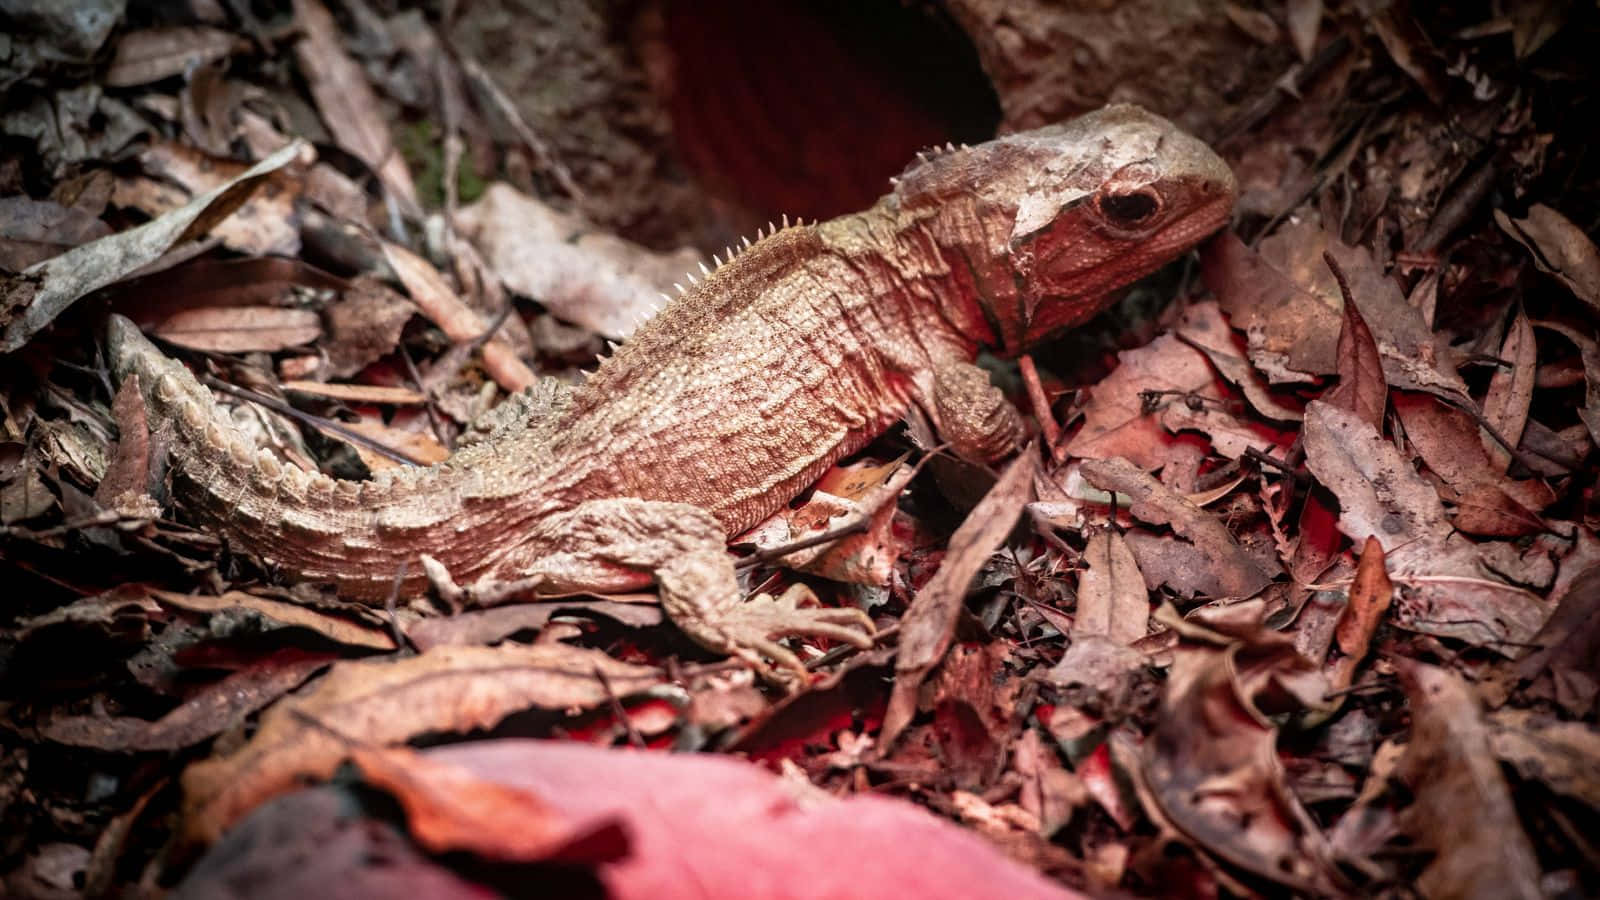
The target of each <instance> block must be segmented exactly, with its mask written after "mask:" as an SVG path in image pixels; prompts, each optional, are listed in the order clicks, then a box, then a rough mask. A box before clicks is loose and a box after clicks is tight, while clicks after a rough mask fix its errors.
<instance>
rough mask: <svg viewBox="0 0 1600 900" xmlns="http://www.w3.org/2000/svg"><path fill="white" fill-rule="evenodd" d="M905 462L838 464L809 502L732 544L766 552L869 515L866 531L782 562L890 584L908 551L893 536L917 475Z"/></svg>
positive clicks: (780, 513) (832, 576)
mask: <svg viewBox="0 0 1600 900" xmlns="http://www.w3.org/2000/svg"><path fill="white" fill-rule="evenodd" d="M902 460H903V457H902V459H897V460H894V461H893V462H890V463H886V464H882V465H877V464H873V463H872V462H861V463H855V464H850V465H843V466H834V467H833V468H832V469H829V470H828V471H827V472H826V473H824V474H823V476H822V477H821V478H820V479H818V481H817V484H816V487H815V489H814V490H813V491H812V492H811V496H810V497H809V499H807V500H806V502H805V503H803V504H801V505H800V506H799V507H798V508H793V509H787V508H786V509H781V510H779V511H778V512H776V513H774V514H773V516H772V518H770V519H768V520H767V521H766V522H763V523H761V524H759V525H757V526H755V527H754V528H752V529H750V530H749V531H748V532H746V533H744V534H743V535H740V536H739V537H737V538H734V540H733V541H732V543H735V544H739V543H753V544H755V545H756V546H757V547H758V548H760V549H761V550H771V549H773V548H776V547H782V546H784V545H786V544H793V543H796V542H798V541H803V540H806V539H808V538H814V537H818V536H820V535H823V534H826V533H828V532H830V531H835V530H837V529H840V528H845V527H847V526H849V525H851V524H852V523H854V522H859V521H861V520H863V519H865V520H867V526H866V530H865V531H862V532H861V533H859V534H849V535H846V536H844V537H842V538H839V539H838V540H835V541H830V542H828V543H826V544H821V545H818V546H816V547H811V548H807V549H805V550H797V551H795V552H794V553H790V554H788V555H786V556H784V557H783V558H782V559H781V560H780V562H781V563H782V564H783V565H785V566H788V567H790V568H793V569H798V570H800V571H802V572H810V573H812V574H814V575H821V576H822V577H824V578H827V579H830V580H832V581H843V582H846V583H849V584H868V585H883V584H887V583H888V582H889V578H890V576H891V574H892V573H893V568H894V563H895V560H896V559H898V558H899V557H900V551H901V550H902V549H903V548H902V547H901V542H900V541H897V540H896V538H895V535H894V517H895V509H896V507H895V503H894V500H895V498H897V497H899V496H900V492H901V491H902V490H904V489H905V486H906V485H907V484H909V483H910V482H911V478H912V476H914V475H915V474H916V469H915V468H913V467H911V466H907V465H903V464H902Z"/></svg>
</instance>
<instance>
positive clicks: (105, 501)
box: [94, 375, 160, 518]
mask: <svg viewBox="0 0 1600 900" xmlns="http://www.w3.org/2000/svg"><path fill="white" fill-rule="evenodd" d="M111 415H112V416H113V417H114V418H115V419H116V420H117V435H118V437H117V445H116V448H115V450H114V452H113V453H112V456H111V464H110V466H109V467H108V468H107V469H106V474H105V477H104V478H101V479H100V484H99V485H97V486H96V487H95V490H94V500H95V502H96V503H98V504H100V506H101V507H103V508H105V509H117V510H122V511H125V512H132V511H135V510H137V509H139V508H140V507H154V506H155V502H154V501H153V500H152V499H151V498H150V494H149V488H150V424H149V419H147V418H146V416H145V408H144V396H143V395H142V394H141V393H140V392H139V376H138V375H130V376H129V377H128V378H127V380H125V381H123V383H122V384H121V385H119V386H118V387H117V394H116V396H115V397H113V398H112V400H111ZM159 514H160V509H159V507H156V508H154V509H153V510H151V517H152V518H153V517H154V516H156V515H159Z"/></svg>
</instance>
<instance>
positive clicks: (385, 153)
mask: <svg viewBox="0 0 1600 900" xmlns="http://www.w3.org/2000/svg"><path fill="white" fill-rule="evenodd" d="M294 17H295V21H296V23H297V24H299V26H300V40H299V41H298V42H296V44H295V47H294V51H295V60H296V61H297V62H298V63H299V64H300V74H301V75H303V76H305V79H306V87H307V88H309V89H310V91H311V98H312V99H313V100H314V101H316V104H317V111H318V112H319V113H321V114H322V122H323V124H324V125H326V126H327V127H328V131H329V132H331V133H332V134H333V136H334V140H335V141H337V142H338V144H339V146H341V147H343V148H344V149H346V150H348V151H350V152H351V153H352V154H354V155H355V157H356V158H357V159H359V160H361V161H362V162H364V163H366V164H367V166H368V167H370V168H371V169H372V171H373V172H375V173H376V174H377V176H378V179H379V180H380V181H382V182H383V184H384V187H386V188H388V189H389V193H390V194H391V195H392V196H393V197H394V198H395V200H396V201H398V202H399V203H400V206H401V211H402V212H404V213H406V214H407V215H409V216H413V217H420V214H421V207H420V206H418V204H417V188H416V185H415V184H414V183H413V182H412V180H411V172H410V170H408V169H407V168H406V161H405V157H404V156H401V155H400V151H399V149H398V148H396V147H395V145H394V141H393V139H392V138H391V137H390V135H389V126H388V124H387V123H386V122H385V121H384V118H383V104H382V103H380V102H379V101H378V97H377V94H376V93H375V92H374V91H373V90H372V85H371V84H369V83H368V82H367V77H366V74H365V73H364V72H363V71H362V69H361V66H359V65H357V64H356V62H355V60H353V59H351V58H350V56H349V54H347V53H345V51H344V45H343V44H342V43H341V41H340V36H339V26H338V25H337V24H336V23H335V22H334V20H333V16H332V15H330V14H329V13H328V9H327V7H325V6H323V5H322V4H321V3H320V2H318V0H295V3H294Z"/></svg>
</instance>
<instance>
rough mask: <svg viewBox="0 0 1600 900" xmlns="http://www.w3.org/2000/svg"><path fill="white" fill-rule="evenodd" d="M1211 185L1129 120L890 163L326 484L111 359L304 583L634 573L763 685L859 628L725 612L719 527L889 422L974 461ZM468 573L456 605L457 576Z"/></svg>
mask: <svg viewBox="0 0 1600 900" xmlns="http://www.w3.org/2000/svg"><path fill="white" fill-rule="evenodd" d="M1233 196H1234V182H1233V177H1232V175H1231V173H1230V172H1229V171H1228V169H1227V167H1226V166H1225V165H1224V164H1223V163H1222V161H1221V160H1220V159H1218V158H1217V157H1216V155H1215V154H1213V153H1212V152H1211V151H1210V150H1209V149H1207V148H1206V147H1205V146H1204V145H1203V144H1201V143H1200V142H1198V141H1196V140H1195V139H1194V138H1192V137H1189V136H1188V135H1186V134H1183V133H1182V132H1180V131H1178V130H1177V129H1176V128H1174V127H1173V126H1172V125H1171V124H1170V123H1168V122H1167V121H1166V120H1164V119H1160V118H1158V117H1156V116H1153V115H1151V114H1149V113H1146V112H1144V111H1143V110H1140V109H1137V108H1135V107H1128V106H1117V107H1107V108H1106V109H1103V110H1100V111H1098V112H1095V113H1091V114H1089V115H1087V116H1084V117H1082V118H1080V119H1077V120H1074V121H1072V122H1069V123H1065V124H1062V125H1056V126H1052V127H1049V128H1044V129H1040V130H1038V131H1032V132H1027V133H1023V134H1016V135H1011V136H1009V137H1005V138H1001V139H999V140H995V141H991V142H989V143H986V144H982V145H980V146H977V147H973V148H962V149H959V150H956V149H950V150H945V151H939V152H937V153H935V154H933V155H932V157H931V158H928V159H924V160H923V161H921V162H920V163H918V164H916V165H913V166H912V167H911V168H910V169H908V170H907V172H906V173H905V174H904V175H903V176H902V177H901V178H900V179H898V180H897V181H896V182H895V188H894V190H893V191H892V192H891V193H889V194H888V195H886V196H885V197H883V198H882V199H881V200H879V201H878V203H877V204H875V205H874V206H873V207H872V208H871V209H868V210H865V211H863V212H860V213H855V214H852V215H847V216H842V217H840V218H837V219H834V220H832V221H829V222H824V223H820V224H816V225H802V226H796V227H789V228H784V229H782V230H781V231H778V232H777V233H775V234H773V235H771V236H770V237H767V238H765V239H763V240H761V241H760V242H758V243H756V244H755V245H754V246H751V247H749V248H748V249H746V250H744V251H743V252H741V253H739V254H738V255H737V256H736V257H735V258H734V259H732V260H730V261H727V262H725V263H723V264H721V265H720V266H719V267H718V268H717V269H716V271H715V272H713V273H712V274H711V275H709V277H707V278H705V279H704V280H702V281H700V282H699V283H697V284H695V285H694V286H693V287H692V288H691V289H690V290H688V291H687V292H686V293H684V295H683V296H681V297H679V298H678V299H676V300H673V301H672V302H671V303H670V304H669V305H668V306H667V307H666V308H665V309H664V310H662V311H661V312H660V313H659V314H658V315H657V316H656V317H655V318H654V319H652V320H651V321H650V322H649V323H647V324H646V325H645V326H644V327H643V328H641V329H640V330H639V331H638V332H637V333H636V334H635V335H634V336H633V337H632V338H630V339H629V340H628V342H627V343H626V344H625V345H624V346H622V347H621V348H620V349H618V350H617V352H616V353H615V355H614V356H612V357H611V358H610V359H607V360H605V361H603V362H602V364H601V366H600V368H599V371H598V372H596V373H595V374H594V375H593V376H592V377H590V378H589V379H588V380H587V381H586V382H585V383H583V384H581V385H578V386H577V387H575V388H572V389H566V388H559V389H558V388H547V389H546V391H545V395H544V396H543V397H541V398H540V401H539V402H538V403H535V404H534V405H535V406H537V407H540V408H541V413H540V414H539V415H538V416H537V417H533V420H531V421H529V422H528V423H526V424H525V425H523V426H522V427H513V428H508V429H502V430H501V431H500V432H499V433H497V434H496V435H493V436H491V437H490V438H489V439H487V440H485V441H483V442H481V443H478V444H474V445H472V446H469V447H467V448H464V449H463V450H461V451H460V452H458V453H457V454H456V455H455V456H454V457H452V458H451V459H450V460H449V461H447V462H445V463H443V464H441V465H438V466H434V467H431V468H428V469H423V470H411V471H404V472H401V473H399V474H398V475H392V476H388V477H380V478H379V479H377V480H375V481H372V482H364V483H359V484H358V483H352V482H335V481H333V480H331V479H328V478H326V477H324V476H321V475H307V474H306V473H304V472H301V471H300V470H298V469H296V468H294V467H292V466H285V465H282V464H280V463H278V462H277V461H276V459H274V458H272V457H270V456H269V455H268V454H267V453H266V451H259V452H258V451H256V450H255V449H253V448H251V447H249V446H248V444H247V442H246V441H245V439H244V438H243V437H242V436H241V435H240V434H238V433H236V432H235V431H234V430H233V429H232V428H231V427H230V426H229V425H228V424H227V420H226V418H225V417H224V416H223V414H222V413H221V412H220V411H219V410H218V409H217V408H216V406H215V404H214V402H213V400H212V398H211V396H210V394H209V392H207V391H206V390H205V389H203V388H202V387H201V386H200V385H199V384H197V383H196V382H195V381H194V379H193V378H192V377H191V376H190V375H189V373H188V371H187V370H186V369H184V368H183V367H182V366H180V365H178V364H177V363H176V362H174V361H172V360H170V359H167V358H166V357H165V356H163V355H162V354H161V353H160V352H159V351H158V350H156V349H155V348H154V347H153V346H151V345H150V344H149V342H148V341H146V340H145V339H144V337H143V336H142V335H140V334H139V332H138V330H137V328H135V327H134V326H133V325H132V324H131V323H129V322H128V321H127V320H125V319H121V318H120V317H113V319H112V322H111V326H110V340H109V344H110V348H111V358H112V364H113V368H114V370H115V371H116V373H117V374H118V377H119V378H125V377H127V376H129V375H133V374H137V375H138V377H139V384H140V387H141V390H142V391H143V393H144V395H145V399H146V403H147V406H148V408H149V412H150V416H151V421H152V423H153V425H155V426H157V427H159V426H162V425H170V427H171V429H172V430H173V432H174V434H175V437H176V440H175V441H174V442H173V463H174V466H173V469H174V473H175V475H176V476H177V477H176V485H175V487H176V493H177V496H178V497H179V499H180V500H181V501H182V503H183V506H184V508H185V509H186V510H187V511H188V512H189V514H190V515H191V516H192V517H193V518H194V519H195V520H197V521H199V522H203V523H206V524H208V525H210V526H212V527H214V528H216V529H217V530H219V531H221V532H222V533H223V534H225V535H226V536H227V537H228V538H230V539H231V540H233V541H234V542H236V543H237V545H238V546H240V547H241V548H244V549H246V550H248V551H250V552H253V553H257V554H259V555H260V556H261V557H263V558H265V559H267V560H269V561H270V562H272V563H274V564H276V565H277V566H279V567H280V568H281V569H282V570H283V571H284V572H285V573H286V574H288V575H290V576H292V577H294V578H297V579H304V580H318V581H331V582H334V583H335V584H337V585H338V587H339V590H340V592H341V593H342V594H343V595H346V596H348V597H351V598H353V599H359V600H364V601H374V600H380V599H382V598H384V597H386V596H387V595H388V594H389V592H390V591H391V590H392V587H393V583H394V578H395V576H396V573H397V572H398V571H400V569H401V567H402V565H405V564H409V567H408V568H409V571H410V572H411V573H413V574H412V576H411V577H410V578H409V579H408V582H407V584H406V587H407V588H408V589H415V588H418V587H420V586H421V581H422V578H423V575H422V573H421V572H420V571H419V567H418V566H417V565H416V563H417V562H419V561H421V562H422V563H423V564H424V566H425V568H426V571H427V577H429V578H430V579H431V580H432V581H433V582H434V583H435V585H436V586H438V587H439V588H440V589H441V590H444V591H445V592H447V593H454V594H456V595H457V596H465V597H466V598H468V599H472V600H476V601H479V602H493V601H498V600H502V599H507V598H514V597H520V596H527V595H531V594H536V593H541V592H555V591H570V590H597V591H607V590H627V589H636V588H639V587H641V586H644V585H647V584H649V583H650V582H651V581H654V582H656V583H657V584H658V585H659V587H660V591H661V597H662V603H663V605H664V607H665V609H666V611H667V613H668V614H669V616H670V617H671V618H672V619H673V621H674V622H676V623H677V625H678V626H679V627H680V628H682V629H683V630H684V632H685V633H687V634H688V635H689V636H690V637H692V638H694V639H695V640H696V641H698V642H699V643H701V644H702V645H704V646H706V647H708V648H710V649H712V650H715V651H719V652H725V653H730V654H734V655H736V656H738V657H740V658H741V659H744V660H746V661H747V662H749V663H750V664H751V665H752V666H754V667H756V668H757V669H758V670H760V671H763V672H765V673H767V674H773V670H771V669H770V668H768V663H767V660H773V661H776V662H777V663H778V664H780V665H782V666H784V667H786V668H789V669H791V670H793V669H797V668H798V661H797V660H796V659H795V658H794V656H793V655H792V654H791V653H789V651H787V650H786V649H785V648H783V647H782V646H781V645H779V644H777V643H776V639H778V638H780V637H782V636H784V635H789V634H815V635H825V636H830V637H834V638H838V639H842V640H847V641H851V642H853V643H857V644H860V645H865V644H867V643H868V638H867V634H868V633H869V632H870V629H871V624H870V622H869V621H868V620H867V619H866V618H865V616H863V615H861V614H860V613H859V612H858V611H856V610H836V609H798V608H796V606H795V598H794V597H793V596H788V595H786V596H785V597H782V598H772V597H767V596H765V595H762V596H757V597H755V598H751V599H750V600H749V601H743V600H742V598H741V597H740V593H739V590H738V586H737V582H736V580H735V578H734V570H733V566H732V560H731V558H730V557H729V555H728V554H727V552H726V549H725V540H726V538H727V537H728V536H730V535H733V534H737V533H739V532H742V531H744V530H745V529H747V528H749V527H750V526H752V525H754V524H756V523H758V522H760V521H761V520H762V519H764V518H766V517H767V516H769V515H771V514H772V513H774V512H775V511H777V510H778V509H780V508H781V507H782V506H783V505H784V504H786V503H787V502H788V501H789V500H790V499H792V498H793V497H794V496H795V495H796V494H797V493H799V492H800V491H802V490H804V489H805V488H806V487H807V486H808V485H809V484H810V483H811V482H812V481H813V480H815V479H816V478H817V477H818V476H819V475H820V474H821V473H822V472H823V471H824V470H826V469H827V468H828V467H829V466H830V465H832V464H833V463H834V462H836V461H837V460H839V459H840V458H841V457H843V456H846V455H848V454H850V453H852V452H854V451H856V450H857V449H859V448H860V447H862V446H863V445H864V444H866V443H867V442H868V441H870V440H871V439H872V438H873V437H875V436H876V435H878V434H880V433H881V432H882V431H883V430H884V429H886V428H888V427H889V426H890V425H891V424H893V423H894V422H895V421H897V420H899V419H900V418H901V417H902V416H904V415H905V414H906V413H907V412H908V410H909V409H910V408H911V407H912V406H916V407H919V408H921V409H922V410H923V412H925V413H926V414H927V415H928V416H929V417H930V418H931V419H932V421H933V422H934V424H935V426H936V427H937V428H938V429H939V431H940V433H941V435H942V436H943V437H944V438H945V439H947V440H949V441H950V442H951V443H952V445H953V446H954V447H955V448H956V450H957V451H958V452H960V453H961V454H962V455H964V456H968V457H970V458H977V459H994V458H997V457H999V456H1002V455H1004V454H1005V453H1007V452H1009V451H1011V450H1013V449H1014V448H1015V445H1016V443H1017V440H1018V438H1019V437H1020V435H1021V419H1020V416H1019V415H1018V413H1017V411H1016V410H1015V409H1013V408H1012V407H1011V406H1010V404H1009V403H1008V402H1007V401H1006V400H1005V399H1004V398H1003V397H1002V396H1001V394H1000V392H999V391H998V390H996V389H995V388H993V387H991V386H990V385H989V381H988V378H987V376H986V375H985V374H984V373H983V371H982V370H981V369H978V368H977V367H976V366H974V365H972V360H973V358H974V356H975V355H976V354H977V351H978V349H979V348H980V347H992V348H995V349H996V350H998V351H1000V352H1002V353H1015V352H1018V351H1020V350H1021V349H1023V348H1024V347H1026V346H1028V345H1029V344H1031V343H1033V342H1035V341H1037V340H1039V339H1040V338H1043V337H1045V336H1047V335H1049V334H1051V333H1054V332H1057V331H1059V330H1061V329H1063V328H1065V327H1067V326H1070V325H1072V324H1075V323H1077V322H1080V321H1082V320H1083V319H1086V318H1088V317H1089V316H1091V315H1093V314H1094V313H1095V312H1096V311H1098V310H1099V309H1100V308H1102V307H1103V306H1104V305H1105V304H1106V302H1107V301H1109V300H1110V299H1111V297H1112V296H1114V292H1116V291H1117V290H1118V289H1119V288H1121V287H1123V286H1125V285H1127V284H1128V283H1129V282H1131V281H1133V280H1135V279H1137V278H1139V277H1141V276H1143V275H1145V274H1147V273H1149V272H1151V271H1153V270H1154V269H1156V268H1157V267H1159V266H1161V265H1163V264H1164V263H1166V262H1167V261H1169V260H1171V259H1172V258H1173V257H1175V256H1177V255H1178V254H1180V253H1182V252H1183V251H1185V250H1187V249H1188V248H1190V247H1192V246H1193V245H1194V244H1195V243H1197V242H1198V241H1199V240H1201V239H1202V238H1203V237H1205V236H1206V235H1208V234H1210V233H1211V232H1212V231H1215V230H1216V229H1217V228H1219V227H1221V226H1222V225H1223V224H1224V223H1225V222H1226V221H1227V218H1228V215H1229V213H1230V212H1231V209H1232V205H1233ZM457 579H461V580H464V581H466V582H469V584H470V586H469V588H468V589H467V591H465V592H462V591H461V590H460V589H459V588H456V587H455V580H457Z"/></svg>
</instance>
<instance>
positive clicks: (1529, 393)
mask: <svg viewBox="0 0 1600 900" xmlns="http://www.w3.org/2000/svg"><path fill="white" fill-rule="evenodd" d="M1500 358H1501V359H1502V360H1504V361H1505V362H1506V364H1507V366H1508V367H1509V368H1501V369H1497V370H1495V373H1494V377H1492V378H1490V379H1489V390H1488V392H1487V393H1486V394H1484V397H1483V417H1484V419H1485V420H1487V421H1488V423H1489V424H1490V425H1493V426H1494V428H1495V430H1496V431H1498V432H1500V436H1501V437H1503V438H1505V439H1506V441H1507V442H1509V443H1510V444H1511V446H1513V447H1515V446H1517V445H1518V444H1520V443H1521V442H1522V429H1523V428H1524V427H1526V426H1527V424H1528V407H1529V406H1531V405H1532V404H1533V378H1534V372H1535V369H1536V368H1537V367H1538V365H1539V347H1538V345H1537V344H1536V343H1535V342H1534V338H1533V326H1532V325H1529V324H1528V315H1527V313H1525V312H1523V311H1522V309H1521V308H1518V309H1517V314H1516V317H1515V318H1513V319H1512V320H1511V327H1510V328H1509V329H1507V331H1506V339H1505V343H1504V344H1502V345H1501V347H1500ZM1482 440H1483V447H1484V449H1485V450H1486V451H1488V453H1489V457H1490V458H1491V459H1493V460H1494V461H1495V465H1496V467H1497V468H1498V469H1499V471H1501V472H1504V471H1506V470H1507V469H1509V468H1510V467H1511V452H1510V451H1509V450H1507V449H1506V448H1505V447H1503V446H1501V445H1500V442H1499V441H1496V440H1495V439H1494V438H1491V437H1490V436H1489V435H1488V434H1487V433H1485V434H1484V435H1483V438H1482Z"/></svg>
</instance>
